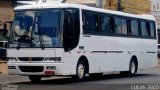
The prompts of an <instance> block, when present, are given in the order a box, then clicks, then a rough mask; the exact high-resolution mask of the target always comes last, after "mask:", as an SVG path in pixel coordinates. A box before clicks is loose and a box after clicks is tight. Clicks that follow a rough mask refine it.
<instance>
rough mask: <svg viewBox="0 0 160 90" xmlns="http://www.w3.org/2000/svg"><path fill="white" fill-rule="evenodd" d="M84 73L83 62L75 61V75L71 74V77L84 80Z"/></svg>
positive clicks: (84, 66)
mask: <svg viewBox="0 0 160 90" xmlns="http://www.w3.org/2000/svg"><path fill="white" fill-rule="evenodd" d="M85 75H86V65H85V62H83V61H79V62H78V63H77V68H76V76H73V77H72V78H74V79H76V81H80V82H81V81H84V79H85Z"/></svg>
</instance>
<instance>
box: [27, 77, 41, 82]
mask: <svg viewBox="0 0 160 90" xmlns="http://www.w3.org/2000/svg"><path fill="white" fill-rule="evenodd" d="M41 78H42V76H36V75H35V76H29V79H30V80H31V82H32V83H38V82H40V81H41Z"/></svg>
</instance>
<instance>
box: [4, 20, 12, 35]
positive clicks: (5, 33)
mask: <svg viewBox="0 0 160 90" xmlns="http://www.w3.org/2000/svg"><path fill="white" fill-rule="evenodd" d="M7 24H8V25H10V28H11V26H12V21H8V22H5V23H4V26H3V37H4V38H8V31H9V30H7V27H8V26H7Z"/></svg>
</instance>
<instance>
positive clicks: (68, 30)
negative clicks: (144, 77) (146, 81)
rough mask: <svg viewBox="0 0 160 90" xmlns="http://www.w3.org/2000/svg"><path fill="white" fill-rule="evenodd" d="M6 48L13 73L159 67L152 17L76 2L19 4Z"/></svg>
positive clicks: (78, 73)
mask: <svg viewBox="0 0 160 90" xmlns="http://www.w3.org/2000/svg"><path fill="white" fill-rule="evenodd" d="M14 11H15V17H14V20H13V24H12V28H11V30H10V37H9V41H8V43H9V45H8V49H7V57H8V60H9V61H8V70H9V74H11V75H24V76H29V78H30V80H31V81H33V82H37V81H40V80H41V78H42V77H43V76H73V77H75V78H77V80H80V81H82V80H84V79H85V77H87V76H89V75H91V74H100V73H101V74H102V73H107V72H121V73H125V74H128V75H135V74H136V73H137V72H138V71H139V70H143V69H147V68H151V67H155V66H156V65H157V29H156V21H155V18H154V17H153V16H151V15H134V14H128V13H123V12H118V11H110V10H104V9H100V8H95V7H89V6H85V5H77V4H66V3H60V4H49V3H42V4H34V5H23V6H18V7H16V8H15V9H14Z"/></svg>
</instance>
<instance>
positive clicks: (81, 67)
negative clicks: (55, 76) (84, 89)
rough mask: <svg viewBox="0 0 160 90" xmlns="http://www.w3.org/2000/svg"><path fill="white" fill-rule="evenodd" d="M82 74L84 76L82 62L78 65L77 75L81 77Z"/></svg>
mask: <svg viewBox="0 0 160 90" xmlns="http://www.w3.org/2000/svg"><path fill="white" fill-rule="evenodd" d="M83 76H84V66H83V64H80V65H79V66H78V77H79V78H83Z"/></svg>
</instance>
